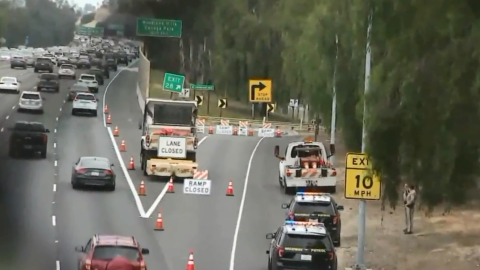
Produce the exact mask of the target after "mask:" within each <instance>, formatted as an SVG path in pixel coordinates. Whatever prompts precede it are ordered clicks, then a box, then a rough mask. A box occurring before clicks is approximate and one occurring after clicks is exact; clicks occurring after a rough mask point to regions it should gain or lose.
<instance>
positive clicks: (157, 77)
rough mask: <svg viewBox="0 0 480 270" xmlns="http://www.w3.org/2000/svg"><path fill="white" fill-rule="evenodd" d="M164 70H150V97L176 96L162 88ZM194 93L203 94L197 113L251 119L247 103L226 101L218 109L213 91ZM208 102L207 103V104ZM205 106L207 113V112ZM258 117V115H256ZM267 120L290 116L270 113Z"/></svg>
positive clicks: (287, 118)
mask: <svg viewBox="0 0 480 270" xmlns="http://www.w3.org/2000/svg"><path fill="white" fill-rule="evenodd" d="M164 76H165V72H163V71H161V70H153V69H152V70H150V94H149V95H150V97H151V98H163V99H170V98H171V97H176V96H178V94H175V93H173V94H172V92H168V91H164V90H163V87H162V86H163V77H164ZM186 81H187V82H186V83H185V84H186V85H189V82H188V78H186ZM208 92H210V101H209V100H208V98H207V95H208ZM195 95H202V96H203V104H202V105H201V106H200V107H199V109H198V110H199V115H202V116H212V117H226V118H243V119H251V118H252V114H251V107H250V106H249V105H247V104H244V103H241V102H238V101H232V100H227V101H228V107H227V108H226V109H223V110H222V109H220V108H219V107H218V105H217V102H218V98H219V97H218V96H217V95H216V93H215V92H214V91H197V92H196V93H195ZM194 98H195V97H194V95H193V92H190V100H194ZM207 104H208V105H207ZM207 108H209V109H208V113H207ZM256 118H257V119H258V118H259V117H258V116H257V117H256ZM269 121H284V122H291V121H292V120H291V118H290V117H288V116H283V115H277V114H275V115H270V116H269Z"/></svg>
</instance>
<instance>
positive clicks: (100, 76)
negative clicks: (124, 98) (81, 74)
mask: <svg viewBox="0 0 480 270" xmlns="http://www.w3.org/2000/svg"><path fill="white" fill-rule="evenodd" d="M86 74H91V75H95V79H96V80H97V82H98V85H103V84H105V79H104V78H103V70H101V69H98V68H92V69H89V70H87V72H86Z"/></svg>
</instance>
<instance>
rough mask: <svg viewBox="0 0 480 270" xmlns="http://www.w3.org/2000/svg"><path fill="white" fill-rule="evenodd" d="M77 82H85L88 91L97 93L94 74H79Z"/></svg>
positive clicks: (96, 82)
mask: <svg viewBox="0 0 480 270" xmlns="http://www.w3.org/2000/svg"><path fill="white" fill-rule="evenodd" d="M78 82H81V83H84V84H86V85H87V87H88V90H90V92H92V93H98V81H97V78H96V77H95V75H92V74H81V75H80V78H79V79H78Z"/></svg>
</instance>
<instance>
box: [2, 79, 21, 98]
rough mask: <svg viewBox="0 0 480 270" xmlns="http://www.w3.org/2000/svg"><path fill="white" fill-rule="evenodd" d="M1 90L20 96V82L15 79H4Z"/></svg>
mask: <svg viewBox="0 0 480 270" xmlns="http://www.w3.org/2000/svg"><path fill="white" fill-rule="evenodd" d="M0 90H1V91H8V92H14V93H15V94H20V82H19V81H18V80H17V78H15V77H2V78H1V79H0Z"/></svg>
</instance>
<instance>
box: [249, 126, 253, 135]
mask: <svg viewBox="0 0 480 270" xmlns="http://www.w3.org/2000/svg"><path fill="white" fill-rule="evenodd" d="M248 136H253V128H252V126H250V127H248Z"/></svg>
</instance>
